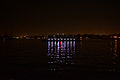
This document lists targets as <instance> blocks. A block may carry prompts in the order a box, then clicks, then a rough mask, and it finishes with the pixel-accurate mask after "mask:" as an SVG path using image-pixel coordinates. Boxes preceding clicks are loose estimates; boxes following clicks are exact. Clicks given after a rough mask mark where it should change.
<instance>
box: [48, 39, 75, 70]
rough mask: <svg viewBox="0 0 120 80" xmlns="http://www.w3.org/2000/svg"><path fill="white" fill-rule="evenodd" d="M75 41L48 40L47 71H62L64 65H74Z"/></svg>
mask: <svg viewBox="0 0 120 80" xmlns="http://www.w3.org/2000/svg"><path fill="white" fill-rule="evenodd" d="M74 54H75V41H73V40H68V38H67V40H54V41H53V40H51V41H50V40H48V57H49V61H48V64H49V70H53V71H55V70H64V67H63V66H65V65H67V64H74V62H73V60H72V59H73V56H74Z"/></svg>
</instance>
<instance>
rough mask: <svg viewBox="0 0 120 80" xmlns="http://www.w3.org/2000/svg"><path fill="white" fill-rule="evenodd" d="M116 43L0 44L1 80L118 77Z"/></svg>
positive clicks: (119, 63) (119, 66)
mask: <svg viewBox="0 0 120 80" xmlns="http://www.w3.org/2000/svg"><path fill="white" fill-rule="evenodd" d="M119 45H120V43H119V41H118V40H83V41H41V40H6V41H0V60H1V69H0V70H1V76H2V77H1V78H2V80H40V79H57V80H59V79H70V80H71V79H77V78H78V79H84V80H92V79H94V80H104V79H116V78H119V73H120V53H119V52H120V46H119Z"/></svg>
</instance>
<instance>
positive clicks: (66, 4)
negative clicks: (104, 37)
mask: <svg viewBox="0 0 120 80" xmlns="http://www.w3.org/2000/svg"><path fill="white" fill-rule="evenodd" d="M0 4H1V19H2V21H1V24H0V33H11V34H26V33H28V34H47V33H57V32H59V33H98V34H108V33H114V32H120V12H119V11H120V5H119V3H118V2H116V1H115V0H112V1H108V0H106V1H105V0H94V1H93V0H81V1H80V0H79V2H78V1H75V0H64V1H62V0H33V1H23V2H22V1H19V2H14V1H11V0H9V1H8V2H7V1H4V2H1V3H0Z"/></svg>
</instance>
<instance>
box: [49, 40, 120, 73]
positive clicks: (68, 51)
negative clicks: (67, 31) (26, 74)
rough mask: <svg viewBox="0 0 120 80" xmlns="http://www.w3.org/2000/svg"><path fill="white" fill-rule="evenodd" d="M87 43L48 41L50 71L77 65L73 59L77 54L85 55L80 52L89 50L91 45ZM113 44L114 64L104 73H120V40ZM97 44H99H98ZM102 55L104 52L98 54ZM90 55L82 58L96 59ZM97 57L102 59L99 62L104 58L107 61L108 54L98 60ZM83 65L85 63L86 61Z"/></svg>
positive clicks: (114, 41)
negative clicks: (119, 45)
mask: <svg viewBox="0 0 120 80" xmlns="http://www.w3.org/2000/svg"><path fill="white" fill-rule="evenodd" d="M110 42H111V41H110ZM87 43H88V42H87V41H80V42H78V43H76V41H72V40H68V39H67V40H65V41H63V40H62V41H59V40H55V41H50V40H49V41H48V57H49V61H48V64H49V66H50V67H49V70H54V71H55V70H63V69H64V67H63V66H64V65H67V64H71V65H72V64H75V62H74V60H73V58H76V53H79V54H78V55H77V56H80V55H81V54H83V53H80V52H81V51H80V52H79V50H80V49H83V48H84V50H85V49H87V48H88V49H89V47H90V45H88V44H87ZM111 43H112V51H113V52H112V51H111V53H112V56H111V57H112V62H111V63H112V64H110V66H109V67H108V70H104V71H113V72H115V71H119V68H118V66H119V62H118V61H119V60H118V55H119V54H118V52H119V51H118V40H113V41H112V42H111ZM91 44H92V43H91ZM97 44H99V43H97ZM109 44H110V43H109ZM83 46H84V47H83ZM91 46H93V45H91ZM96 47H97V46H96ZM103 47H104V46H103ZM108 47H110V46H108ZM97 48H100V47H97ZM97 48H95V49H97ZM106 49H107V48H106ZM98 50H99V49H98ZM83 52H84V51H83ZM100 53H102V51H101V52H98V54H100ZM87 54H89V55H90V54H91V53H89V51H88V52H87ZM83 55H84V54H83ZM89 55H86V56H82V57H85V58H86V57H88V58H89V59H93V58H95V56H94V55H93V56H91V57H90V56H89ZM82 57H80V58H82ZM97 57H98V58H101V59H98V60H102V58H104V60H107V59H105V58H107V57H106V54H104V55H102V56H101V55H100V56H96V58H97ZM108 57H109V56H108ZM96 58H95V59H96ZM89 59H86V61H87V60H88V62H90V61H89ZM80 60H82V59H80ZM78 62H81V61H78ZM103 62H104V61H103ZM106 62H107V61H106ZM108 62H110V61H108ZM82 63H84V61H83V62H82ZM93 63H94V62H93ZM95 63H97V61H95ZM98 64H99V62H98ZM107 64H108V63H107ZM87 65H89V64H87ZM90 65H91V64H90ZM100 66H101V65H100ZM103 66H105V65H103ZM110 67H112V68H110ZM101 68H102V67H101ZM106 69H107V68H106Z"/></svg>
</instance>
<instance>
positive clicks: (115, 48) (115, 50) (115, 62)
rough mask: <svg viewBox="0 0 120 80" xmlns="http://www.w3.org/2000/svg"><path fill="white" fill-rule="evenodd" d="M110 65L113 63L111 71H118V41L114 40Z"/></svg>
mask: <svg viewBox="0 0 120 80" xmlns="http://www.w3.org/2000/svg"><path fill="white" fill-rule="evenodd" d="M112 61H113V62H112V63H113V69H112V71H114V72H116V71H119V68H118V40H117V39H115V40H114V41H113V56H112Z"/></svg>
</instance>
